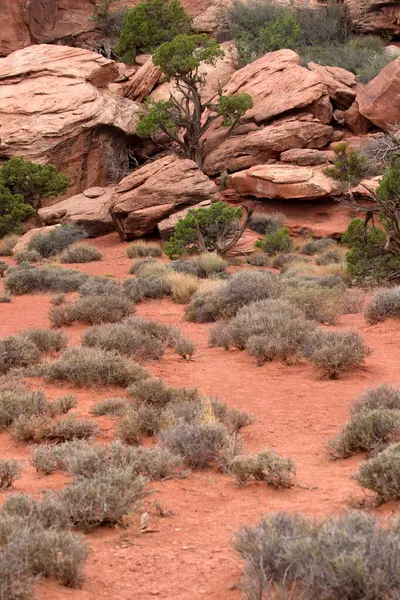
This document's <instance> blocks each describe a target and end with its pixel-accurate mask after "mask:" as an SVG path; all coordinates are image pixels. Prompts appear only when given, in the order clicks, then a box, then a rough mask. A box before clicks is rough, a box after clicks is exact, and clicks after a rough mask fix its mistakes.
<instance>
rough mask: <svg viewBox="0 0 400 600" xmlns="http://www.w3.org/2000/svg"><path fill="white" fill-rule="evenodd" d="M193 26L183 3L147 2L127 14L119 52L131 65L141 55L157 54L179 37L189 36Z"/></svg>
mask: <svg viewBox="0 0 400 600" xmlns="http://www.w3.org/2000/svg"><path fill="white" fill-rule="evenodd" d="M190 25H191V19H190V17H189V16H188V15H187V14H186V13H185V10H184V8H183V7H182V6H181V4H180V2H179V0H145V1H144V2H140V3H139V4H138V5H137V6H135V7H134V8H131V9H129V10H128V11H127V13H126V15H125V19H124V26H123V28H122V31H121V35H120V38H119V43H118V45H117V48H116V52H117V53H118V54H120V55H122V57H123V60H124V61H126V62H129V63H131V62H133V61H134V58H135V56H136V53H137V52H139V51H142V52H153V51H154V50H155V49H156V48H157V46H159V45H160V44H162V43H164V42H168V41H170V40H172V39H173V38H174V37H175V36H176V35H178V34H180V33H189V31H190Z"/></svg>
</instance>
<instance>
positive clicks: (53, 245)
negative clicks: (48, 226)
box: [27, 224, 86, 258]
mask: <svg viewBox="0 0 400 600" xmlns="http://www.w3.org/2000/svg"><path fill="white" fill-rule="evenodd" d="M84 237H86V233H85V231H84V230H83V229H82V228H81V227H78V226H77V225H74V224H67V225H61V227H56V228H54V229H52V230H51V231H49V232H48V233H42V234H41V233H38V234H36V235H35V236H34V237H33V238H32V239H31V241H30V242H29V244H28V246H27V250H36V252H38V253H39V254H40V256H43V257H44V258H51V257H53V256H56V255H57V254H60V252H62V251H63V250H64V248H67V246H70V245H71V244H72V243H74V242H77V241H79V240H81V239H82V238H84Z"/></svg>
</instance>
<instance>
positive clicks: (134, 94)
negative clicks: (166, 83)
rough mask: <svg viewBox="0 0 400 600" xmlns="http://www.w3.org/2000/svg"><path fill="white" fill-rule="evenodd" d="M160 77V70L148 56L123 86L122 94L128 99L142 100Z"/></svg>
mask: <svg viewBox="0 0 400 600" xmlns="http://www.w3.org/2000/svg"><path fill="white" fill-rule="evenodd" d="M160 79H161V71H160V70H159V69H158V68H157V67H156V66H155V65H154V64H153V60H152V58H151V57H150V58H149V59H148V60H147V61H146V62H145V63H144V65H142V66H141V67H140V69H138V70H137V71H136V73H135V74H134V75H133V77H132V78H131V79H130V81H129V83H128V84H127V85H126V86H125V91H124V96H125V98H129V99H130V100H137V101H138V102H143V100H144V99H145V98H146V97H147V96H149V94H150V92H151V91H152V90H153V89H154V88H155V86H156V85H157V83H158V82H159V81H160Z"/></svg>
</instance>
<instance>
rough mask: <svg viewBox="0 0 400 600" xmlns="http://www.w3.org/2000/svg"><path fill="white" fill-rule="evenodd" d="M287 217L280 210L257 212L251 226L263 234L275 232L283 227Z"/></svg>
mask: <svg viewBox="0 0 400 600" xmlns="http://www.w3.org/2000/svg"><path fill="white" fill-rule="evenodd" d="M285 218H286V215H284V214H283V213H278V212H275V213H271V214H262V213H255V214H253V215H252V217H251V219H250V223H249V228H250V229H252V230H253V231H256V232H257V233H261V234H263V235H265V234H268V233H274V232H275V231H277V230H278V229H281V227H282V226H283V222H284V220H285Z"/></svg>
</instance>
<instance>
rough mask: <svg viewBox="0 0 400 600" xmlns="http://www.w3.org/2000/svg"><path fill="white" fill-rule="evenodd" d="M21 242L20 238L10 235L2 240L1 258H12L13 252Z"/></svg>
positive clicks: (0, 241) (0, 242)
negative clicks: (19, 241)
mask: <svg viewBox="0 0 400 600" xmlns="http://www.w3.org/2000/svg"><path fill="white" fill-rule="evenodd" d="M18 240H19V236H18V235H15V234H12V233H9V234H8V235H5V236H4V237H2V238H1V239H0V256H12V250H13V248H14V246H15V245H16V243H17V242H18Z"/></svg>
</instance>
